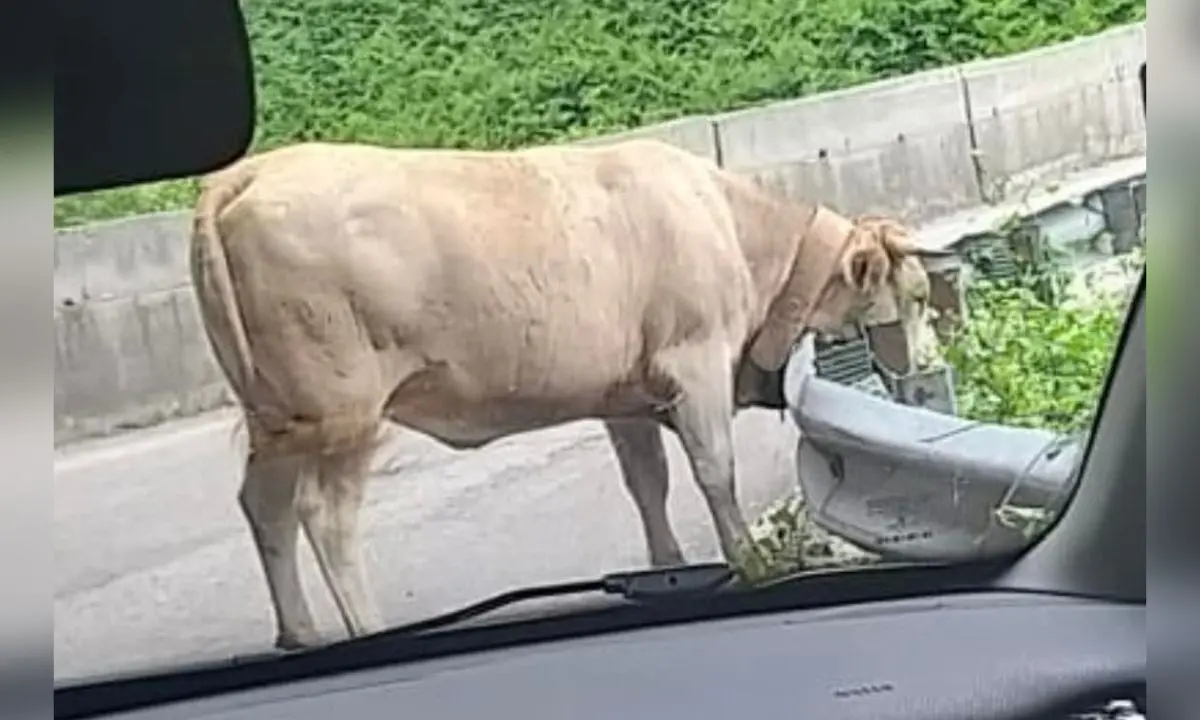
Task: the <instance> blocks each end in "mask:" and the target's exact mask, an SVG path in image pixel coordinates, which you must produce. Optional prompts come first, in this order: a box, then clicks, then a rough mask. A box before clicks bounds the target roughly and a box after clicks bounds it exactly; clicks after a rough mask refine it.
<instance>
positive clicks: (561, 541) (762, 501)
mask: <svg viewBox="0 0 1200 720" xmlns="http://www.w3.org/2000/svg"><path fill="white" fill-rule="evenodd" d="M233 418H234V416H233V415H232V414H231V413H229V412H220V413H214V414H211V415H208V416H205V417H202V418H195V419H190V420H183V421H176V422H172V423H168V424H165V425H161V426H158V427H156V428H153V429H150V430H145V431H138V432H136V433H132V434H128V435H124V436H121V437H117V438H108V439H105V440H101V441H93V442H89V443H82V444H78V445H73V446H69V447H66V448H63V449H61V450H60V451H59V452H58V453H57V455H56V459H55V467H54V476H55V480H54V482H55V507H54V511H55V566H56V570H57V573H58V579H57V586H56V589H55V601H54V631H55V647H54V649H55V675H56V679H58V680H67V679H72V678H79V677H83V676H89V675H96V674H109V673H122V672H129V671H138V670H141V669H145V668H151V667H159V666H164V665H170V664H174V663H184V662H193V661H198V660H211V659H219V658H222V657H228V656H232V655H238V654H244V653H254V652H261V651H264V650H268V649H270V646H271V643H272V642H273V639H274V637H273V635H274V624H273V621H272V616H271V613H270V605H269V601H268V596H267V591H266V586H265V583H264V581H263V578H262V575H261V572H260V569H259V566H258V563H257V558H256V557H255V555H254V551H253V548H252V545H251V540H250V537H249V534H248V532H247V530H246V526H245V523H244V521H243V519H242V517H241V515H240V513H239V511H238V509H237V505H236V502H235V496H236V493H237V488H238V484H239V482H240V477H239V475H240V469H241V457H242V455H241V452H242V451H241V445H240V438H238V437H237V436H236V435H235V434H234V419H233ZM736 437H737V458H738V463H739V466H738V477H739V494H740V497H741V500H742V505H743V507H744V509H745V511H746V514H747V515H748V516H749V517H754V516H756V515H758V514H761V513H762V512H763V511H764V510H765V509H767V507H768V506H769V505H770V504H771V503H772V502H773V501H775V500H776V499H778V498H780V497H782V496H784V495H785V494H787V493H788V492H789V491H790V490H791V489H792V487H794V482H795V480H794V470H793V453H794V451H795V441H796V434H795V429H794V426H793V425H792V424H791V421H790V420H788V421H786V422H784V421H783V420H782V418H781V417H780V416H779V415H778V414H777V413H770V412H766V411H750V412H746V413H744V414H743V415H741V416H739V418H738V421H737V423H736ZM667 447H668V453H669V455H670V463H671V470H672V480H673V482H672V492H671V499H670V515H671V517H672V519H673V522H674V524H675V527H676V532H677V534H678V535H679V539H680V542H681V543H682V545H683V548H684V552H685V554H686V555H687V557H688V559H689V560H691V561H703V560H710V559H716V558H717V557H718V552H717V543H716V536H715V534H714V532H713V530H712V526H711V524H710V521H709V517H708V512H707V510H706V509H705V506H704V504H703V501H702V500H701V497H700V494H699V491H698V490H697V489H696V487H695V485H694V484H693V482H692V479H691V474H690V472H689V471H688V469H687V464H686V460H685V458H684V455H683V453H682V450H681V448H680V447H679V443H678V442H677V441H676V439H675V438H674V437H673V436H669V435H668V440H667ZM377 466H378V468H377V477H376V478H375V479H374V480H373V482H372V485H371V489H370V493H369V496H368V500H367V507H366V509H365V511H364V512H365V527H366V528H367V538H366V552H367V560H368V564H369V568H370V572H371V574H372V580H373V583H374V586H375V590H376V594H377V595H378V598H379V603H380V606H381V609H382V611H383V613H384V614H385V616H386V618H387V620H388V621H389V622H391V623H401V622H408V621H412V620H416V619H420V618H421V617H425V616H428V615H431V614H434V613H437V612H441V611H445V610H448V609H452V608H455V607H457V606H459V605H462V604H466V603H469V602H472V601H474V600H477V599H479V598H481V597H483V596H486V595H490V594H493V593H496V592H499V591H503V590H506V589H511V588H515V587H520V586H525V585H529V584H533V583H543V582H552V581H561V580H565V579H581V578H590V577H593V576H596V575H598V574H601V573H604V572H608V571H613V570H623V569H631V568H635V567H643V566H644V565H645V554H644V552H645V551H644V547H643V541H642V533H641V526H640V523H639V521H638V519H637V513H636V510H635V509H634V505H633V502H632V501H631V500H630V499H629V498H628V496H627V495H626V494H625V489H624V486H623V485H622V483H621V482H620V479H619V476H618V474H617V465H616V460H615V457H614V456H613V454H612V451H611V449H610V447H609V445H608V444H607V440H606V438H605V435H604V433H603V430H602V429H601V428H600V426H599V425H598V424H596V423H576V424H572V425H567V426H561V427H558V428H553V429H551V430H546V431H542V432H538V433H530V434H527V435H523V436H515V437H512V438H509V439H507V440H505V441H502V442H497V443H495V444H494V445H492V446H489V447H487V448H484V449H481V450H475V451H466V452H454V451H450V450H448V449H445V448H443V447H442V446H440V445H438V444H437V443H435V442H434V441H432V440H430V439H428V438H425V437H422V436H419V435H413V434H406V435H402V436H400V437H399V438H398V439H397V440H396V441H395V442H394V443H393V444H392V445H390V446H388V447H387V448H386V449H385V450H384V451H382V452H381V453H380V455H379V458H378V461H377ZM302 546H303V551H302V553H303V554H302V560H301V562H302V566H303V567H302V570H303V572H304V574H305V578H304V580H305V586H306V588H307V589H308V592H309V597H310V601H311V602H312V605H313V610H314V613H315V614H316V616H317V622H318V626H319V628H320V629H321V630H322V631H323V632H324V633H326V635H327V636H328V637H339V636H341V631H340V625H339V624H338V623H337V622H336V620H335V618H336V615H335V611H334V608H333V604H332V601H331V599H330V598H329V596H328V594H327V593H326V591H325V590H324V588H323V586H322V585H321V584H320V583H319V582H318V572H317V569H316V565H315V563H314V562H313V560H312V556H311V554H310V553H309V551H308V548H307V546H304V545H303V544H302Z"/></svg>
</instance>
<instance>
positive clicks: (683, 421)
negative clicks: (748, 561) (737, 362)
mask: <svg viewBox="0 0 1200 720" xmlns="http://www.w3.org/2000/svg"><path fill="white" fill-rule="evenodd" d="M730 367H731V362H730V354H729V351H728V350H727V349H725V348H719V349H713V348H707V349H705V350H704V351H702V352H700V351H697V350H692V351H691V352H690V353H680V354H679V355H676V356H674V357H669V358H666V360H665V362H664V363H663V369H664V370H665V371H666V372H667V373H668V375H669V376H670V377H671V378H672V379H673V380H674V381H675V383H676V384H677V386H678V390H679V393H678V395H677V396H676V400H675V401H674V402H673V403H672V406H671V408H670V410H669V415H670V420H671V425H672V427H673V428H674V430H675V432H676V434H678V435H679V439H680V441H681V443H682V444H683V449H684V451H685V452H686V453H687V456H688V460H689V462H690V464H691V467H692V475H693V477H694V478H695V480H696V483H697V485H699V487H700V492H701V494H703V495H704V500H705V502H707V504H708V509H709V512H710V513H711V514H712V519H713V524H714V525H715V527H716V531H717V538H718V539H719V540H720V543H721V552H722V554H723V555H724V556H725V559H726V561H727V562H729V563H731V564H737V563H738V560H739V558H740V553H741V552H742V551H743V548H744V547H745V543H746V541H747V540H748V539H749V537H750V531H749V528H748V527H747V525H746V520H745V518H744V517H743V516H742V511H741V508H740V507H739V506H738V501H737V492H736V489H735V480H734V457H733V375H732V373H731V372H730Z"/></svg>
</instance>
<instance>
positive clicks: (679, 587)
mask: <svg viewBox="0 0 1200 720" xmlns="http://www.w3.org/2000/svg"><path fill="white" fill-rule="evenodd" d="M735 578H736V573H735V572H734V571H733V569H732V568H731V567H730V566H729V565H728V564H726V563H697V564H695V565H680V566H677V567H671V568H653V569H649V570H636V571H632V572H617V573H609V574H608V575H604V576H603V577H600V578H597V579H595V580H583V581H578V582H565V583H554V584H551V585H535V586H532V587H527V588H521V589H519V590H510V591H508V592H503V593H500V594H498V595H493V596H492V597H490V598H487V599H486V600H481V601H479V602H477V603H472V604H471V605H468V606H466V607H463V608H459V609H458V610H452V611H450V612H448V613H444V614H442V615H435V616H434V617H431V618H428V619H426V620H420V621H417V622H414V623H410V624H408V625H400V626H398V627H395V628H391V629H388V630H384V631H382V632H380V633H377V635H387V636H389V637H398V636H404V635H419V634H421V633H425V632H429V631H430V630H436V629H439V628H445V627H449V626H451V625H458V624H459V623H463V622H466V621H468V620H473V619H475V618H477V617H479V616H481V615H486V614H487V613H490V612H494V611H496V610H500V609H502V608H505V607H509V606H511V605H516V604H518V603H523V602H528V601H530V600H542V599H546V598H560V597H566V596H570V595H590V594H604V595H619V596H620V597H622V598H624V599H626V600H631V601H634V602H648V601H655V600H661V599H663V598H670V599H673V600H674V599H680V598H683V597H688V596H691V595H695V594H707V593H711V592H714V591H718V590H723V589H725V588H727V587H730V586H731V585H732V584H733V581H734V579H735ZM345 642H349V641H345Z"/></svg>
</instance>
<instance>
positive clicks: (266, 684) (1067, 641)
mask: <svg viewBox="0 0 1200 720" xmlns="http://www.w3.org/2000/svg"><path fill="white" fill-rule="evenodd" d="M58 13H59V15H58V26H57V29H56V42H55V56H56V66H55V100H54V110H55V127H54V132H55V195H56V196H62V195H67V194H73V193H79V192H85V191H91V190H97V189H102V188H110V187H116V186H120V185H127V184H133V183H140V182H147V181H150V180H157V179H168V178H178V177H187V176H195V175H200V174H203V173H206V172H208V171H211V170H214V169H216V168H219V167H221V166H223V165H225V164H227V163H229V162H230V161H232V160H234V159H235V158H237V157H239V156H241V155H242V154H244V153H245V152H246V151H247V148H248V147H249V145H250V142H251V139H252V137H253V128H254V111H255V105H254V79H253V68H252V63H251V55H250V52H249V47H248V39H247V35H246V31H245V28H244V26H243V23H242V17H241V12H240V9H239V6H238V2H237V1H236V0H173V2H171V3H163V2H155V1H154V0H122V1H121V2H104V3H95V2H93V3H71V4H67V5H60V6H59V9H58ZM150 27H153V28H154V31H153V32H146V28H150ZM1140 78H1141V81H1142V91H1143V94H1142V98H1143V104H1144V102H1145V65H1143V66H1142V70H1141V73H1140ZM1143 109H1144V107H1143ZM1145 292H1146V291H1145V275H1144V273H1143V275H1142V277H1141V279H1140V281H1139V282H1138V285H1137V289H1136V292H1135V294H1134V297H1133V299H1132V302H1131V305H1130V309H1129V312H1128V316H1127V319H1126V322H1125V326H1124V329H1123V331H1122V337H1121V340H1120V343H1119V346H1118V348H1117V350H1116V352H1115V355H1114V357H1113V360H1112V365H1111V369H1110V372H1109V376H1108V379H1107V384H1106V387H1105V390H1104V392H1103V394H1102V398H1101V406H1100V409H1099V412H1098V414H1097V416H1096V420H1095V421H1094V426H1093V428H1092V432H1091V433H1090V435H1089V437H1088V439H1087V442H1086V447H1084V448H1082V449H1081V450H1080V451H1079V452H1078V453H1077V456H1078V457H1079V458H1080V463H1079V465H1078V467H1077V468H1076V469H1075V472H1077V473H1079V481H1078V483H1077V484H1076V485H1075V490H1074V494H1075V497H1074V498H1072V499H1071V501H1070V502H1068V503H1067V504H1066V507H1065V510H1064V511H1063V512H1062V513H1061V514H1060V515H1059V516H1058V518H1057V520H1056V522H1055V523H1054V525H1053V527H1052V528H1051V529H1050V530H1049V531H1048V532H1047V533H1046V534H1045V536H1044V537H1043V538H1042V539H1041V540H1040V541H1039V542H1037V543H1035V544H1033V545H1032V546H1031V547H1028V548H1024V547H1023V546H1022V547H1021V548H1020V549H1015V550H1010V551H1005V552H1003V553H1001V554H999V555H995V556H993V557H990V558H989V559H987V560H970V561H964V562H958V563H942V564H938V563H925V564H919V565H918V564H913V565H908V564H891V565H879V566H875V567H869V568H857V569H854V570H853V571H826V572H819V573H806V574H803V575H797V576H795V577H785V578H783V579H780V580H776V581H773V582H772V583H770V584H769V585H767V586H764V587H755V588H742V587H738V586H736V585H734V584H731V583H729V582H728V579H729V575H728V571H727V568H725V567H723V566H720V565H717V566H694V567H691V568H682V569H676V570H670V571H646V572H645V573H629V574H624V575H618V576H610V577H606V578H599V579H597V580H596V581H594V582H581V583H569V584H564V585H559V586H548V587H541V588H530V589H527V590H523V591H519V592H516V593H510V594H508V595H505V596H501V597H497V598H492V599H489V600H487V601H485V602H484V603H481V604H480V605H478V606H474V607H471V608H466V609H464V610H463V611H460V612H457V613H451V614H450V615H447V616H444V617H441V618H435V619H434V620H433V621H429V622H426V623H421V624H419V625H416V626H409V627H401V628H397V629H394V630H390V631H385V632H383V633H381V634H377V635H373V636H369V637H363V638H358V639H353V640H346V641H342V642H337V643H334V644H331V645H328V646H326V647H322V648H317V649H312V650H308V651H305V652H301V653H291V654H268V655H264V656H260V657H251V658H239V659H233V660H230V661H228V662H223V663H217V664H207V665H202V666H195V667H191V668H184V669H177V670H172V671H170V672H163V673H162V674H159V675H153V676H141V677H114V678H110V679H102V680H97V681H89V682H87V683H80V684H73V685H60V686H57V687H55V690H54V700H55V717H59V718H101V717H104V718H128V719H129V720H135V719H137V720H158V719H159V718H162V719H163V720H166V719H168V718H175V719H183V718H201V717H203V718H210V719H212V720H216V719H217V718H220V719H221V720H254V719H256V718H268V717H285V718H291V719H293V720H306V719H308V718H312V719H314V720H315V719H317V718H328V717H334V716H342V717H347V718H363V719H370V718H381V719H382V718H393V717H396V716H397V715H400V716H403V717H414V718H441V719H444V720H452V719H455V718H474V717H480V716H485V715H491V716H499V717H520V718H525V719H526V720H539V719H541V718H545V719H546V720H551V719H554V720H559V719H561V718H577V719H578V720H587V719H588V718H613V717H626V718H662V717H680V718H685V717H686V718H725V717H730V716H731V715H735V714H743V713H744V714H754V715H758V716H770V717H801V718H820V719H821V720H835V719H839V718H844V719H846V720H856V719H862V720H893V719H894V720H902V719H903V720H916V719H918V718H920V719H921V720H963V719H965V718H971V719H972V720H1024V719H1027V718H1069V717H1130V715H1122V714H1120V713H1122V712H1125V713H1129V712H1137V713H1140V714H1141V715H1139V716H1144V714H1145V713H1146V709H1145V708H1146V688H1147V683H1146V672H1147V659H1146V627H1147V623H1146V543H1145V537H1146V527H1145V506H1146V487H1147V479H1148V478H1147V469H1146V442H1147V438H1146V432H1145V431H1144V430H1145V428H1146V386H1147V383H1146V351H1145V309H1144V296H1145ZM1187 480H1188V478H1186V477H1183V476H1179V477H1174V476H1171V475H1169V474H1168V475H1165V476H1160V477H1156V478H1155V482H1157V483H1162V484H1168V483H1173V482H1187ZM1114 526H1120V527H1122V528H1123V530H1122V532H1119V533H1114V532H1111V531H1110V528H1112V527H1114ZM547 599H549V600H552V601H554V602H552V603H549V604H548V605H549V607H548V609H547V607H537V608H535V607H533V606H534V605H537V604H538V602H539V601H546V600H547ZM544 604H545V603H544ZM1122 703H1123V704H1122ZM1089 713H1090V714H1089ZM1105 713H1108V714H1107V715H1106V714H1105Z"/></svg>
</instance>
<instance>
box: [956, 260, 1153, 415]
mask: <svg viewBox="0 0 1200 720" xmlns="http://www.w3.org/2000/svg"><path fill="white" fill-rule="evenodd" d="M1143 257H1144V256H1143V255H1142V253H1140V252H1137V253H1134V254H1132V256H1131V258H1130V260H1131V261H1132V262H1131V263H1130V264H1131V266H1132V267H1131V268H1130V269H1131V270H1132V271H1133V273H1130V275H1129V277H1131V278H1132V277H1136V275H1135V273H1136V272H1137V271H1138V270H1140V268H1141V266H1142V263H1143V262H1144V259H1143ZM1062 274H1063V272H1062V271H1061V270H1050V271H1047V272H1046V273H1043V274H1039V275H1036V276H1026V277H1024V278H1022V279H1021V280H1019V281H1016V282H1008V283H993V282H977V283H975V284H974V285H973V286H972V287H971V288H970V289H969V290H968V297H967V306H968V309H969V313H970V316H969V318H968V321H967V322H966V323H965V324H964V326H963V329H962V331H961V332H960V334H958V335H957V336H956V337H955V338H953V340H952V341H951V342H950V343H949V345H948V346H947V347H946V360H947V361H948V362H949V363H950V365H951V366H953V367H954V369H955V372H956V379H955V393H956V396H957V398H958V401H959V414H960V415H963V416H964V417H970V418H973V419H976V420H982V421H985V422H994V423H1001V424H1005V425H1016V426H1021V427H1036V428H1045V429H1048V430H1055V431H1058V432H1064V433H1071V432H1079V431H1084V430H1086V429H1087V428H1088V427H1089V426H1090V425H1091V422H1092V416H1093V415H1094V413H1095V411H1096V403H1097V402H1098V400H1099V397H1100V392H1101V390H1102V388H1103V385H1104V382H1105V380H1106V378H1107V377H1108V368H1109V365H1110V363H1111V362H1112V358H1113V350H1114V348H1115V347H1116V344H1117V339H1118V337H1119V336H1120V333H1121V327H1122V325H1123V324H1124V321H1125V312H1126V310H1127V306H1126V303H1125V302H1124V301H1125V300H1126V298H1127V297H1128V295H1127V294H1125V293H1122V294H1120V295H1119V296H1118V297H1102V298H1099V299H1098V300H1097V302H1095V303H1091V304H1071V303H1067V302H1064V299H1065V298H1064V297H1063V291H1062V284H1061V281H1059V282H1055V280H1056V279H1058V278H1061V277H1062ZM1048 281H1050V282H1048ZM1048 285H1050V286H1052V287H1055V288H1056V289H1055V290H1053V291H1052V292H1046V290H1045V288H1046V287H1047V286H1048Z"/></svg>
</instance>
